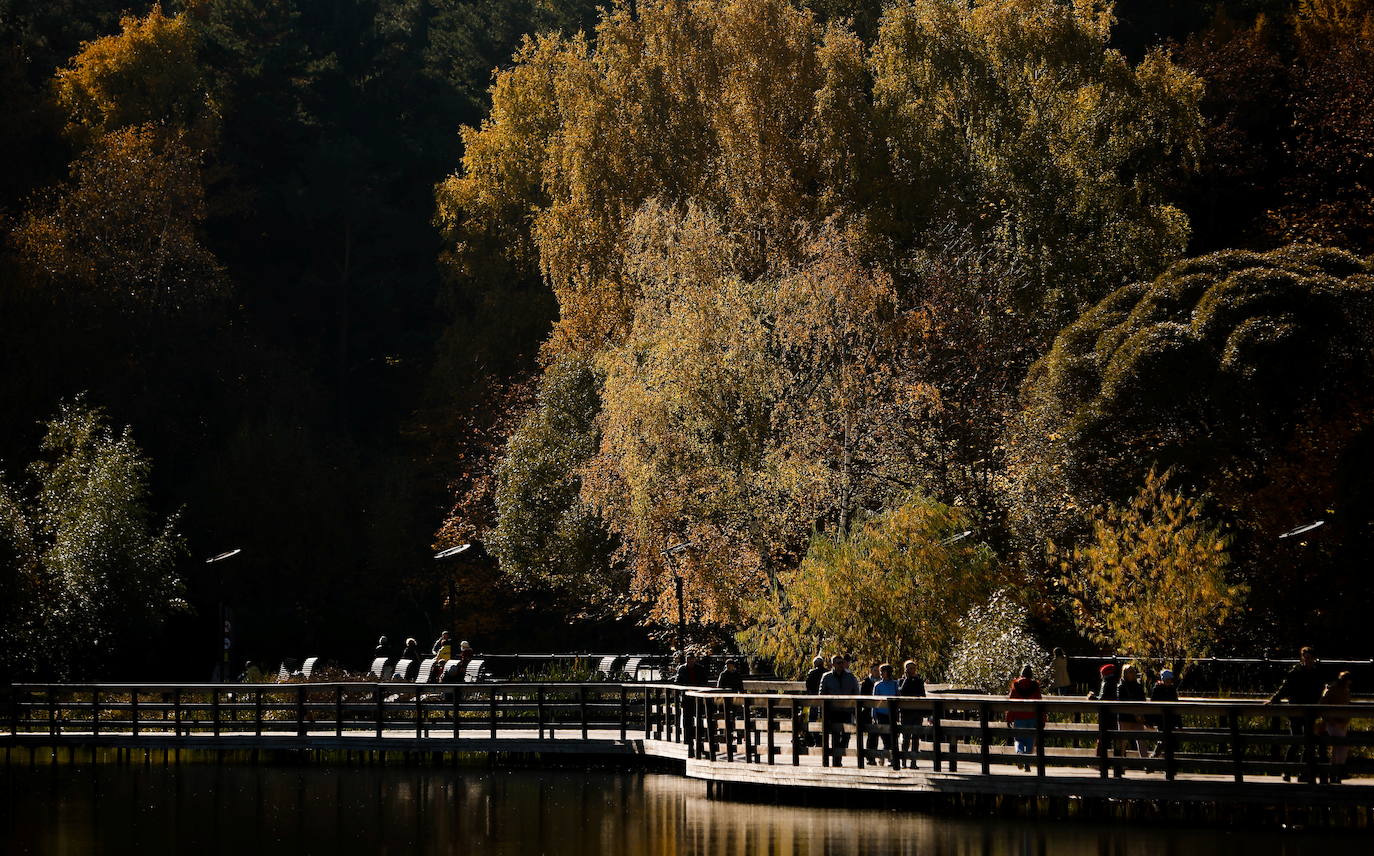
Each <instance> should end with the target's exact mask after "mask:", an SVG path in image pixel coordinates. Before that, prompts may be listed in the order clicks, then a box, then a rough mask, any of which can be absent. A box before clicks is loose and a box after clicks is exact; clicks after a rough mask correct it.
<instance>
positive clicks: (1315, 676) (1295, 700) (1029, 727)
mask: <svg viewBox="0 0 1374 856" xmlns="http://www.w3.org/2000/svg"><path fill="white" fill-rule="evenodd" d="M827 665H828V666H829V668H828V669H827ZM1035 673H1036V670H1035V668H1034V667H1033V666H1031V665H1030V664H1026V665H1025V666H1023V667H1022V668H1021V670H1020V672H1019V673H1018V674H1017V675H1016V676H1015V677H1014V678H1013V679H1012V681H1011V686H1010V689H1009V691H1008V693H1007V698H1009V699H1020V700H1026V701H1035V700H1039V699H1042V698H1043V697H1044V696H1043V693H1042V687H1041V682H1040V681H1039V680H1037V679H1036V675H1035ZM1097 677H1098V681H1097V685H1096V687H1095V688H1094V689H1093V690H1092V691H1091V692H1089V693H1088V696H1087V697H1088V698H1089V699H1091V700H1101V701H1122V702H1147V701H1148V702H1177V701H1178V700H1179V695H1178V680H1177V676H1176V675H1175V673H1174V671H1173V670H1172V669H1162V670H1160V672H1159V673H1158V675H1157V676H1155V675H1151V676H1150V679H1149V680H1148V681H1147V680H1143V679H1142V677H1143V673H1142V670H1141V668H1140V667H1139V666H1137V665H1136V664H1134V663H1127V664H1125V665H1124V666H1122V667H1121V668H1120V670H1119V674H1118V667H1117V665H1116V664H1115V663H1106V664H1104V665H1102V666H1101V667H1100V668H1099V669H1098V675H1097ZM1048 678H1049V679H1048V681H1047V683H1048V685H1049V686H1048V689H1050V690H1051V691H1053V692H1054V693H1055V694H1057V695H1068V694H1069V693H1070V692H1071V688H1072V686H1073V684H1072V682H1071V681H1070V679H1069V670H1068V657H1067V656H1066V655H1065V654H1064V651H1063V649H1062V648H1056V649H1054V656H1053V659H1052V660H1051V662H1050V664H1049V675H1048ZM674 682H675V683H677V684H680V685H683V686H690V687H710V686H715V687H716V688H718V689H722V690H730V691H733V692H740V693H742V692H744V674H743V673H742V672H741V671H740V662H739V661H738V660H736V659H729V660H726V662H725V668H724V669H722V670H721V672H720V673H719V674H718V675H717V676H716V677H715V679H714V681H713V680H712V679H711V676H710V675H709V673H708V672H707V670H706V668H705V667H704V666H702V665H701V662H700V659H699V658H698V657H697V656H696V655H694V654H688V655H687V656H686V658H685V661H684V662H683V663H682V665H681V666H679V667H678V669H677V672H676V674H675V676H674ZM1147 684H1148V686H1147ZM805 688H806V689H805V691H806V694H807V695H812V696H826V695H834V696H867V695H872V696H889V697H892V696H895V697H904V696H905V697H920V696H924V695H925V694H926V684H925V680H924V679H923V678H922V676H921V674H920V672H919V670H918V669H917V666H916V663H915V662H913V661H911V660H907V661H906V662H905V663H903V664H902V672H901V675H900V676H898V675H897V674H896V670H895V669H894V668H893V666H892V665H891V664H889V663H881V662H875V663H872V664H871V665H870V666H869V667H868V670H867V675H866V676H864V677H863V678H860V677H859V676H857V675H856V674H854V672H852V671H851V670H850V668H849V658H848V657H845V656H843V655H839V654H837V655H835V656H833V657H831V658H830V660H829V662H828V663H827V661H826V660H825V659H824V658H823V657H816V658H815V659H814V660H812V663H811V669H810V671H808V672H807V673H806V677H805ZM1351 688H1352V676H1351V673H1350V672H1348V671H1343V672H1341V673H1340V674H1339V675H1337V676H1336V679H1335V680H1334V681H1332V682H1331V683H1329V684H1328V683H1326V682H1325V681H1324V680H1323V679H1322V676H1321V672H1320V671H1319V669H1318V667H1317V656H1316V652H1315V651H1314V650H1313V649H1312V648H1311V647H1305V648H1303V649H1302V651H1301V654H1300V660H1299V662H1298V664H1297V665H1296V666H1294V667H1293V669H1292V670H1291V671H1290V672H1289V673H1288V675H1287V676H1286V677H1285V679H1284V681H1283V684H1282V686H1280V687H1279V688H1278V690H1276V691H1275V692H1274V694H1273V695H1272V696H1271V697H1270V698H1269V700H1268V701H1267V702H1265V703H1266V704H1270V703H1273V702H1280V701H1284V702H1288V703H1290V704H1310V705H1348V704H1350V699H1351ZM894 714H895V715H898V716H900V717H901V720H900V724H902V725H920V724H921V723H922V721H923V719H924V713H923V712H921V711H918V710H906V709H902V708H898V709H897V711H893V710H892V709H891V708H890V706H879V707H872V708H868V707H862V708H860V709H859V711H858V716H859V717H860V718H861V724H868V723H876V724H890V723H891V722H892V717H893V716H894ZM1100 715H1101V716H1107V717H1110V721H1108V722H1107V724H1106V727H1107V728H1109V729H1111V730H1115V731H1140V732H1146V731H1166V730H1168V731H1176V730H1180V729H1182V728H1183V718H1182V717H1181V716H1179V715H1178V714H1175V713H1163V712H1161V713H1134V712H1116V713H1110V712H1109V713H1102V714H1100ZM809 718H810V721H811V722H817V721H819V720H821V719H822V711H821V707H820V706H813V707H811V708H810V711H809ZM825 719H826V720H827V721H828V722H829V723H830V725H831V728H832V731H833V733H834V737H833V740H832V742H831V749H832V752H833V757H832V761H831V763H832V764H833V765H840V764H842V763H843V756H844V752H845V750H847V749H848V747H849V743H850V735H849V733H848V732H847V731H845V729H844V728H843V727H842V726H843V725H844V724H852V723H853V722H854V721H855V711H854V710H853V709H852V708H850V707H849V706H844V707H834V708H831V709H830V711H829V712H828V714H826V715H825ZM1005 719H1006V722H1007V724H1008V725H1010V726H1011V727H1012V728H1013V729H1016V731H1017V732H1023V731H1024V733H1017V734H1016V735H1015V736H1014V737H1013V738H1012V742H1013V743H1014V745H1015V747H1016V753H1017V754H1018V755H1031V754H1033V753H1034V752H1035V729H1036V726H1037V724H1043V723H1044V720H1045V714H1044V712H1043V711H1037V710H1035V709H1033V708H1026V709H1011V710H1009V711H1007V713H1006V714H1005ZM1349 724H1350V721H1349V719H1348V718H1347V717H1343V716H1324V717H1322V719H1321V721H1320V723H1308V722H1307V719H1306V718H1305V717H1303V716H1293V717H1290V718H1289V730H1290V733H1291V734H1292V735H1293V736H1295V737H1299V738H1304V737H1305V735H1306V734H1307V732H1308V729H1309V727H1310V728H1312V729H1313V730H1314V731H1316V732H1317V733H1325V734H1326V735H1329V736H1331V737H1345V736H1346V734H1347V733H1348V728H1349ZM685 726H687V727H688V728H689V729H690V723H685ZM902 735H903V736H902V743H903V745H902V751H903V752H908V751H910V749H911V743H912V739H913V734H912V730H911V729H904V730H903V732H902ZM1128 740H1129V739H1128ZM1127 742H1128V741H1127V740H1122V741H1116V742H1115V746H1114V754H1115V755H1117V756H1122V755H1124V752H1125V744H1126V743H1127ZM1129 742H1133V743H1134V744H1135V749H1136V751H1137V752H1138V753H1139V754H1140V757H1142V758H1145V757H1154V758H1157V757H1159V756H1160V754H1161V752H1162V751H1163V744H1162V743H1160V742H1157V741H1147V740H1146V739H1145V738H1144V735H1143V734H1142V736H1141V737H1140V738H1137V739H1135V740H1131V741H1129ZM1148 742H1153V745H1152V746H1149V747H1148V752H1147V743H1148ZM802 743H803V745H804V746H818V745H822V735H821V734H819V733H815V732H808V734H807V735H806V737H805V738H804V739H803V740H802ZM879 744H881V745H882V748H883V749H884V751H890V750H891V748H892V744H891V735H890V733H888V732H884V731H876V732H874V733H869V734H868V735H867V741H866V744H865V746H866V748H867V749H870V750H875V749H877V748H878V746H879ZM1311 745H1312V742H1311V741H1308V740H1305V739H1303V740H1301V741H1295V742H1294V743H1292V744H1290V745H1289V746H1288V749H1287V752H1286V754H1285V757H1284V760H1285V761H1292V760H1294V758H1295V757H1297V756H1298V755H1299V753H1301V756H1302V759H1303V761H1305V762H1307V761H1311V760H1313V759H1312V758H1311V752H1312V749H1311ZM803 751H805V750H804V749H803ZM1349 751H1350V750H1349V748H1348V747H1347V746H1336V747H1333V748H1332V751H1331V768H1330V777H1329V781H1332V782H1339V781H1340V780H1341V778H1342V776H1343V775H1344V768H1345V764H1346V761H1347V758H1348V756H1349ZM874 760H875V762H876V763H880V764H881V763H882V758H881V756H878V757H876V758H875V759H874ZM1028 760H1029V759H1027V760H1026V761H1023V762H1020V763H1018V766H1019V767H1021V768H1022V769H1024V770H1029V769H1030V764H1029V763H1028ZM1322 760H1323V762H1324V761H1325V758H1324V757H1323V758H1322ZM1115 773H1116V775H1117V776H1121V775H1123V770H1122V768H1121V767H1117V769H1116V770H1115ZM1283 778H1284V780H1285V781H1288V780H1289V778H1290V777H1289V775H1288V774H1285V775H1284V777H1283ZM1299 778H1300V780H1302V781H1306V780H1307V779H1306V775H1305V774H1304V775H1303V776H1300V777H1299Z"/></svg>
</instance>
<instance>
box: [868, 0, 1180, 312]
mask: <svg viewBox="0 0 1374 856" xmlns="http://www.w3.org/2000/svg"><path fill="white" fill-rule="evenodd" d="M1111 24H1112V4H1111V3H1107V2H1098V0H1075V2H1071V3H1057V2H1041V0H980V1H979V2H975V3H967V2H964V0H934V2H930V1H929V0H922V2H912V3H899V4H896V5H894V6H893V7H892V8H891V9H890V11H889V12H888V14H887V15H886V16H885V17H884V19H883V23H882V27H881V29H880V32H879V36H878V41H877V44H876V46H875V47H874V50H873V59H872V68H873V81H874V83H873V87H874V94H873V99H874V104H875V109H876V113H877V116H878V118H879V120H880V123H881V124H880V128H881V130H882V133H883V136H884V137H885V138H886V139H888V140H891V143H890V145H891V148H892V163H891V171H892V181H891V185H890V187H891V191H892V195H893V203H892V205H893V210H894V211H895V212H897V213H898V215H899V219H898V221H897V223H896V224H895V225H897V226H898V227H899V229H903V228H904V229H909V228H911V227H912V226H914V227H916V228H917V229H921V228H922V227H928V225H929V224H934V225H943V224H944V223H945V222H946V221H948V220H953V221H954V222H956V223H958V224H961V225H965V226H969V227H971V228H974V229H976V231H977V232H978V233H979V234H980V236H982V237H983V239H984V240H985V241H987V242H988V243H989V244H990V245H992V246H995V247H997V248H998V249H999V250H1000V252H1001V253H1002V254H1003V255H1004V256H1005V257H1006V258H1007V259H1008V261H1009V262H1011V263H1012V264H1014V265H1015V266H1017V267H1020V268H1025V269H1026V270H1027V271H1028V272H1029V274H1030V275H1029V276H1028V277H1027V280H1026V283H1027V286H1028V287H1027V289H1026V292H1025V293H1024V294H1022V295H1021V306H1022V309H1023V310H1029V309H1043V310H1047V311H1046V312H1045V313H1044V314H1043V317H1044V318H1045V319H1046V320H1050V321H1051V322H1052V323H1053V322H1055V321H1058V320H1059V319H1062V318H1063V317H1064V314H1065V313H1066V312H1073V311H1076V310H1077V309H1078V308H1080V307H1081V305H1082V303H1083V301H1085V300H1093V299H1096V298H1098V297H1100V296H1101V295H1102V294H1104V293H1106V292H1107V291H1108V290H1110V289H1111V288H1112V287H1114V286H1116V285H1119V284H1122V283H1124V282H1128V281H1130V280H1132V279H1135V278H1138V277H1140V276H1148V275H1152V274H1154V273H1156V272H1158V271H1159V270H1160V269H1161V268H1162V267H1163V266H1164V265H1166V264H1167V263H1168V262H1170V261H1172V260H1174V259H1175V258H1177V257H1178V256H1179V255H1180V254H1181V253H1182V252H1183V249H1184V247H1185V245H1186V243H1187V238H1188V222H1187V218H1186V217H1185V216H1184V215H1183V213H1182V212H1181V211H1179V210H1178V208H1176V207H1175V206H1174V205H1172V204H1170V202H1169V201H1168V199H1167V198H1166V196H1165V189H1166V187H1167V182H1168V181H1169V180H1171V179H1172V178H1173V176H1174V175H1175V174H1176V173H1177V172H1178V171H1180V170H1188V169H1190V168H1191V167H1192V166H1193V164H1194V163H1195V161H1196V158H1197V152H1198V142H1199V134H1200V130H1201V122H1200V118H1199V115H1198V107H1197V105H1198V98H1199V97H1200V95H1201V86H1200V83H1199V81H1198V80H1197V79H1196V78H1195V77H1194V76H1192V75H1191V74H1188V73H1187V72H1185V71H1183V70H1182V69H1180V68H1179V67H1177V66H1176V65H1174V64H1173V63H1172V62H1171V61H1170V60H1169V58H1168V57H1167V55H1166V54H1165V53H1164V52H1162V51H1152V52H1151V53H1150V54H1148V55H1147V56H1146V57H1145V59H1144V60H1143V61H1142V62H1141V63H1140V64H1139V65H1137V66H1132V65H1131V64H1130V63H1128V62H1127V61H1126V60H1125V58H1124V57H1122V56H1121V54H1119V53H1118V52H1116V51H1115V50H1112V49H1110V48H1109V47H1108V43H1109V40H1110V37H1111ZM895 237H896V238H897V239H898V240H900V239H901V237H902V236H901V235H900V234H897V235H896V236H895Z"/></svg>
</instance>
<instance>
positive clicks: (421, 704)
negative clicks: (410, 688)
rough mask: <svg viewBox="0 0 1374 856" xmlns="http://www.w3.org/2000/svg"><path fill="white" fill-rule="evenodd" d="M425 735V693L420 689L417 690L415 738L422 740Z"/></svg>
mask: <svg viewBox="0 0 1374 856" xmlns="http://www.w3.org/2000/svg"><path fill="white" fill-rule="evenodd" d="M424 736H425V694H424V693H422V692H420V691H419V690H418V689H417V690H415V739H416V740H422V739H424Z"/></svg>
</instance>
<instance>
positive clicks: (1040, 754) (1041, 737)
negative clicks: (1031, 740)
mask: <svg viewBox="0 0 1374 856" xmlns="http://www.w3.org/2000/svg"><path fill="white" fill-rule="evenodd" d="M1043 704H1044V703H1043V702H1038V701H1037V702H1036V703H1035V775H1037V776H1039V777H1041V778H1042V779H1043V778H1044V777H1045V716H1044V713H1043V712H1042V711H1041V707H1042V706H1043Z"/></svg>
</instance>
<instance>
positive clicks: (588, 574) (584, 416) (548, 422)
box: [487, 358, 626, 604]
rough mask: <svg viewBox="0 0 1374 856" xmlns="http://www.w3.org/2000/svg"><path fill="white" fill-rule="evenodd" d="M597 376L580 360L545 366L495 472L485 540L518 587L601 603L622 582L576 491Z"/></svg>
mask: <svg viewBox="0 0 1374 856" xmlns="http://www.w3.org/2000/svg"><path fill="white" fill-rule="evenodd" d="M600 405H601V378H600V377H599V375H598V373H597V372H596V370H595V369H594V368H593V367H592V365H591V364H590V363H588V362H587V361H586V360H578V359H576V358H567V359H564V360H562V361H560V362H558V363H555V364H554V365H551V366H549V367H548V369H547V370H546V371H545V373H544V375H543V377H542V379H541V380H540V385H539V393H538V396H537V398H536V400H535V402H534V405H533V407H531V408H530V410H529V411H528V412H527V413H526V414H525V416H524V418H523V419H521V420H520V423H519V424H518V425H517V426H516V427H515V430H514V431H513V432H512V433H511V434H510V437H509V439H508V440H507V441H506V447H505V453H504V455H502V456H501V458H500V460H499V462H498V464H497V466H496V471H495V480H496V483H495V497H494V505H495V511H496V515H497V517H496V526H495V528H494V530H492V531H491V533H490V535H489V536H488V538H487V543H488V545H489V549H490V551H491V552H492V553H493V555H495V556H496V558H497V559H498V560H499V561H500V563H501V570H502V572H503V573H504V574H505V575H506V576H507V577H508V578H509V579H511V580H512V581H513V582H514V583H515V584H517V585H518V586H520V587H522V588H526V589H530V588H533V589H542V590H551V591H555V592H558V593H559V594H561V595H562V596H564V597H565V598H568V599H569V600H570V601H571V602H573V603H586V602H592V603H602V604H604V603H605V601H606V600H607V595H608V594H611V593H616V592H623V591H624V590H625V589H626V586H625V584H624V582H623V581H621V580H619V579H617V577H618V576H619V574H618V569H617V567H616V562H615V560H614V558H613V553H614V551H615V547H616V542H615V539H614V537H613V536H612V535H611V534H610V533H609V532H608V531H607V530H606V527H605V525H604V524H603V523H602V522H601V520H600V519H599V518H598V517H597V515H596V513H595V512H594V510H593V509H592V508H591V507H590V506H589V504H588V503H587V501H586V500H585V499H584V498H583V497H582V491H581V487H582V484H581V478H580V476H579V470H580V469H581V468H582V467H583V466H585V465H586V464H587V462H588V461H590V460H591V458H592V457H593V456H594V455H595V454H596V452H597V450H598V447H599V445H600V439H601V438H600V431H599V430H598V428H597V425H596V417H597V414H598V413H599V412H600Z"/></svg>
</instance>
